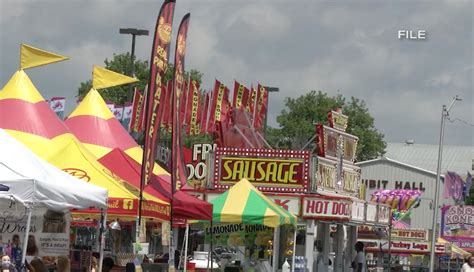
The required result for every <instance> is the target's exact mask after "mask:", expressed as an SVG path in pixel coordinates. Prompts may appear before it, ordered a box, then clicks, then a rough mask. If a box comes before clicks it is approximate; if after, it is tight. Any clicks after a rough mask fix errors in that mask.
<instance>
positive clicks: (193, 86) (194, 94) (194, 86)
mask: <svg viewBox="0 0 474 272" xmlns="http://www.w3.org/2000/svg"><path fill="white" fill-rule="evenodd" d="M187 104H188V105H187V108H188V110H187V111H186V124H188V126H187V131H186V133H187V134H189V135H198V134H200V130H201V129H200V126H199V125H200V119H201V92H200V90H199V83H198V82H197V81H195V80H191V81H190V84H189V92H188V102H187Z"/></svg>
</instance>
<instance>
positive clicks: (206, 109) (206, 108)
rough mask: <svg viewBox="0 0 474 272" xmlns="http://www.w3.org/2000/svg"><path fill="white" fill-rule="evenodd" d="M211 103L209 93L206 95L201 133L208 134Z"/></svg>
mask: <svg viewBox="0 0 474 272" xmlns="http://www.w3.org/2000/svg"><path fill="white" fill-rule="evenodd" d="M210 103H211V96H210V94H209V93H206V94H205V95H204V110H203V111H202V114H201V133H202V134H207V120H208V117H209V104H210Z"/></svg>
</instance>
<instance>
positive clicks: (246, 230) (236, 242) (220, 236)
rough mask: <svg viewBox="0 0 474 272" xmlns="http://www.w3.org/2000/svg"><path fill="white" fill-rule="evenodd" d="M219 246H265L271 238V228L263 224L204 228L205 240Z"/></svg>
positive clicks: (224, 225)
mask: <svg viewBox="0 0 474 272" xmlns="http://www.w3.org/2000/svg"><path fill="white" fill-rule="evenodd" d="M211 233H212V243H213V244H215V245H221V246H231V247H236V246H251V245H256V246H266V245H267V244H268V241H270V240H272V239H273V228H270V227H267V226H263V225H256V224H253V225H246V224H223V225H217V226H213V227H212V229H211V228H210V227H207V228H206V234H205V242H207V243H210V242H211Z"/></svg>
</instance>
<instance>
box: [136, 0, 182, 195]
mask: <svg viewBox="0 0 474 272" xmlns="http://www.w3.org/2000/svg"><path fill="white" fill-rule="evenodd" d="M174 7H175V2H174V1H173V0H166V1H165V2H164V3H163V5H162V6H161V9H160V13H159V14H158V18H157V21H156V27H155V36H154V38H153V46H152V50H151V59H150V77H149V81H148V91H147V99H146V100H147V101H146V108H145V120H146V121H145V146H144V153H143V162H142V181H141V185H142V186H143V185H145V184H148V183H149V181H150V177H151V173H152V171H153V166H154V164H155V163H154V162H155V148H156V146H155V145H156V143H157V142H158V134H159V133H158V132H159V131H158V129H159V127H160V120H161V116H160V115H161V113H162V112H161V111H160V102H161V98H162V97H161V95H162V91H161V85H162V81H163V77H164V74H165V72H166V69H167V68H168V57H169V49H170V41H171V27H172V25H173V15H174Z"/></svg>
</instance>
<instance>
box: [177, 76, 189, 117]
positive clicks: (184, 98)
mask: <svg viewBox="0 0 474 272" xmlns="http://www.w3.org/2000/svg"><path fill="white" fill-rule="evenodd" d="M183 76H184V75H183ZM189 80H190V78H188V80H185V81H184V85H183V88H182V92H181V97H180V98H179V112H180V114H181V115H180V116H179V121H180V122H181V125H182V126H184V125H189V123H188V122H187V121H188V120H187V119H186V110H187V106H188V105H187V104H188V97H189V94H188V92H189V90H190V88H189Z"/></svg>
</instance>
